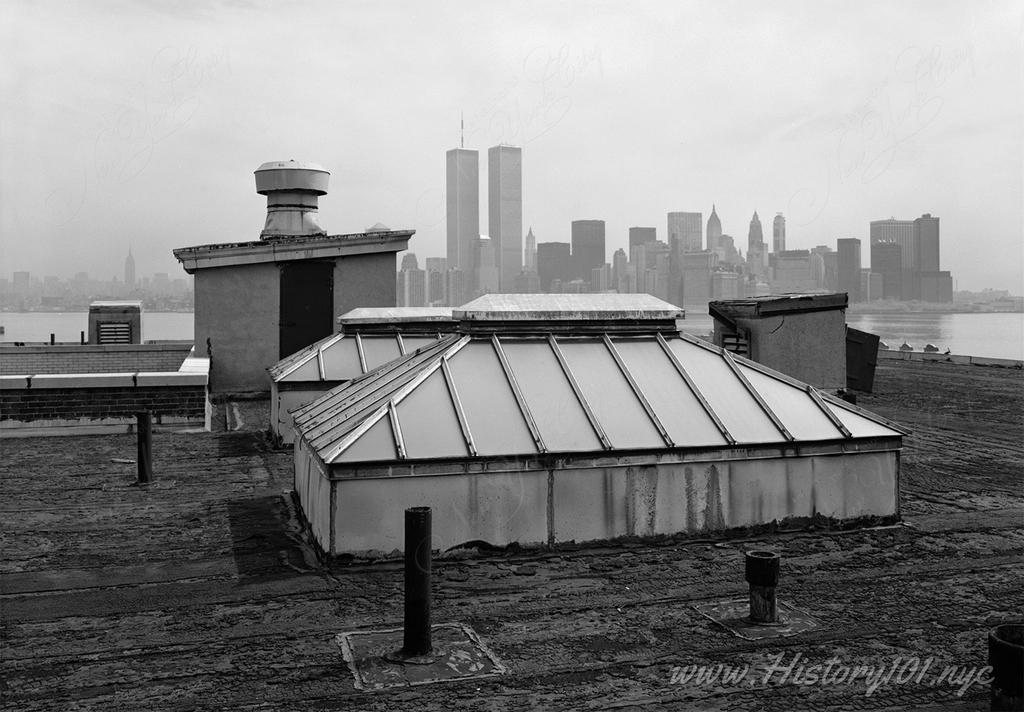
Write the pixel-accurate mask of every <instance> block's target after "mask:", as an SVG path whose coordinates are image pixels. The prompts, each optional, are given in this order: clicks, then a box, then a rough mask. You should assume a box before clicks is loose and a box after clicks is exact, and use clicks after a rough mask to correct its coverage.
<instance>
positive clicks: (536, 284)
mask: <svg viewBox="0 0 1024 712" xmlns="http://www.w3.org/2000/svg"><path fill="white" fill-rule="evenodd" d="M515 288H516V292H517V293H518V294H537V293H539V292H540V291H541V289H540V276H539V275H538V274H537V273H536V272H534V271H532V270H531V271H529V272H526V271H524V272H520V273H519V274H518V275H516V283H515Z"/></svg>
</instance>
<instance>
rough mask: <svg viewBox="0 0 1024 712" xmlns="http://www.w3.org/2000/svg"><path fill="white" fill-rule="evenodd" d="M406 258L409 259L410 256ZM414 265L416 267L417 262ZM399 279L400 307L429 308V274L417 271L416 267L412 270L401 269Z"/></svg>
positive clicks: (397, 286)
mask: <svg viewBox="0 0 1024 712" xmlns="http://www.w3.org/2000/svg"><path fill="white" fill-rule="evenodd" d="M406 256H407V257H408V255H406ZM403 262H404V259H403ZM413 264H414V265H415V262H413ZM397 279H398V282H397V285H396V292H397V295H398V306H400V307H425V306H427V301H428V299H427V272H426V271H425V270H422V269H417V268H416V267H415V266H414V267H412V268H411V269H401V270H399V271H398V278H397Z"/></svg>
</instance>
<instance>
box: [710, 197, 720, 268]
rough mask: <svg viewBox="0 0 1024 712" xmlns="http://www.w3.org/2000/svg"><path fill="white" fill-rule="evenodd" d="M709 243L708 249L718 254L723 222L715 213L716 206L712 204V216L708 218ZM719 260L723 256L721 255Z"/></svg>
mask: <svg viewBox="0 0 1024 712" xmlns="http://www.w3.org/2000/svg"><path fill="white" fill-rule="evenodd" d="M707 235H708V242H707V248H708V249H709V250H712V251H714V252H718V241H719V240H720V239H721V237H722V221H721V220H719V219H718V213H716V212H715V204H714V203H712V204H711V216H710V217H709V218H708V231H707ZM718 256H719V259H721V257H722V255H721V253H719V255H718Z"/></svg>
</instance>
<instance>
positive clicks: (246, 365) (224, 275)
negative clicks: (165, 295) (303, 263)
mask: <svg viewBox="0 0 1024 712" xmlns="http://www.w3.org/2000/svg"><path fill="white" fill-rule="evenodd" d="M280 287H281V271H280V268H279V267H278V265H276V264H274V263H260V264H249V265H237V266H232V267H215V268H212V269H202V270H198V271H197V272H196V275H195V289H196V306H195V314H196V316H195V322H196V354H197V355H203V356H205V355H206V345H207V339H209V342H210V345H211V347H212V349H213V358H212V360H211V363H210V389H211V391H213V392H214V393H232V392H246V391H266V392H267V393H269V392H270V376H269V375H268V374H267V369H268V368H269V367H271V366H273V365H274V364H275V363H277V362H278V361H279V360H280V354H279V353H278V348H279V347H278V344H279V343H280V319H279V312H280V291H281V289H280Z"/></svg>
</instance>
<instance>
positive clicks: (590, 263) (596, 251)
mask: <svg viewBox="0 0 1024 712" xmlns="http://www.w3.org/2000/svg"><path fill="white" fill-rule="evenodd" d="M604 254H605V253H604V220H573V221H572V259H571V261H570V272H571V274H570V276H571V278H572V279H583V280H587V281H590V276H591V275H590V271H591V270H593V269H597V268H599V267H603V266H604V263H605V257H604ZM542 281H543V280H542Z"/></svg>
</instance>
